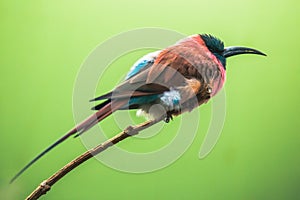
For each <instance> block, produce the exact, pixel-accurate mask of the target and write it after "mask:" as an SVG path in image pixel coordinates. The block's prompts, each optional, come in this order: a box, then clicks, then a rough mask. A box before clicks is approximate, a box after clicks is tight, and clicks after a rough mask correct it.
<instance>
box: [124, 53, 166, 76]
mask: <svg viewBox="0 0 300 200" xmlns="http://www.w3.org/2000/svg"><path fill="white" fill-rule="evenodd" d="M159 53H160V51H155V52H152V53H149V54H147V55H145V56H143V57H142V58H141V59H139V60H138V61H136V63H134V64H133V66H132V68H131V69H130V71H129V72H128V74H127V76H126V78H125V80H128V79H130V78H131V77H133V76H135V75H136V74H138V73H139V72H141V71H142V70H144V69H145V68H147V67H150V66H152V64H153V63H154V60H155V59H156V57H157V55H158V54H159Z"/></svg>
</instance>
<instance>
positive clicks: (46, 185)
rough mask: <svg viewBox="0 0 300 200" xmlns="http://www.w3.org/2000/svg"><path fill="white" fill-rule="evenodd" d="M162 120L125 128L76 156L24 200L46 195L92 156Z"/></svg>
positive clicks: (32, 199)
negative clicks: (58, 182)
mask: <svg viewBox="0 0 300 200" xmlns="http://www.w3.org/2000/svg"><path fill="white" fill-rule="evenodd" d="M163 119H164V117H161V118H160V119H156V120H151V121H147V122H144V123H142V124H139V125H136V126H129V127H127V128H126V129H125V130H123V131H122V132H121V133H119V134H118V135H116V136H114V137H112V138H110V139H108V140H107V141H105V142H103V143H102V144H100V145H98V146H96V147H94V148H93V149H91V150H88V151H86V152H85V153H83V154H81V155H80V156H78V157H77V158H76V159H74V160H72V161H71V162H69V163H68V164H66V165H65V166H64V167H63V168H61V169H60V170H58V171H57V172H55V174H53V175H52V176H50V177H49V178H48V179H47V180H44V181H43V182H42V183H41V184H40V185H39V186H38V187H37V188H36V189H35V190H34V191H33V192H32V193H31V194H30V195H29V196H28V197H27V198H26V199H27V200H34V199H38V198H39V197H40V196H42V195H44V194H46V193H47V192H48V191H49V190H50V189H51V187H52V186H53V185H54V184H55V183H56V182H57V181H59V180H60V179H61V178H63V177H64V176H65V175H66V174H68V173H69V172H70V171H72V170H73V169H75V168H76V167H78V166H79V165H81V164H82V163H84V162H85V161H87V160H88V159H90V158H92V157H93V156H94V155H97V154H99V153H101V152H102V151H104V150H105V149H107V148H108V147H110V146H113V145H114V144H117V143H118V142H120V141H122V140H124V139H126V138H127V137H130V136H132V135H136V134H138V133H139V132H140V131H142V130H144V129H146V128H148V127H150V126H152V125H154V124H156V123H158V122H160V121H161V120H163Z"/></svg>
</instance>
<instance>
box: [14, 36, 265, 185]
mask: <svg viewBox="0 0 300 200" xmlns="http://www.w3.org/2000/svg"><path fill="white" fill-rule="evenodd" d="M239 54H258V55H264V56H265V54H264V53H262V52H260V51H258V50H255V49H251V48H247V47H227V48H224V43H223V42H222V41H221V40H219V39H218V38H216V37H214V36H212V35H207V34H199V35H192V36H189V37H187V38H184V39H182V40H180V41H178V42H177V43H176V44H174V45H172V46H170V47H167V48H166V49H163V50H160V51H155V52H153V53H149V54H147V55H145V56H144V57H142V58H141V59H140V60H138V61H137V62H136V63H135V64H134V65H133V67H132V68H131V70H130V71H129V73H128V74H127V76H126V79H125V80H124V81H123V82H122V83H121V84H120V85H118V86H117V87H116V88H115V89H113V90H112V91H111V92H109V93H107V94H104V95H102V96H99V97H97V98H94V99H92V100H91V101H102V102H101V103H99V104H98V105H96V106H95V107H93V109H94V110H97V111H96V112H95V113H94V114H93V115H91V116H90V117H88V118H87V119H86V120H85V121H83V122H81V123H80V124H78V125H77V126H75V127H74V128H73V129H71V130H70V131H69V132H67V133H66V134H65V135H64V136H63V137H61V138H60V139H58V140H57V141H56V142H55V143H54V144H52V145H51V146H49V147H48V148H47V149H46V150H44V151H43V152H42V153H40V154H39V155H38V156H36V157H35V158H34V159H33V160H32V161H31V162H29V163H28V164H27V165H26V166H25V167H24V168H23V169H21V170H20V172H19V173H17V174H16V175H15V176H14V177H13V179H12V180H11V182H13V181H14V180H15V179H16V178H17V177H18V176H20V175H21V174H22V173H23V172H24V171H25V170H26V169H27V168H28V167H30V166H31V165H32V164H33V163H34V162H36V161H37V160H38V159H39V158H41V157H42V156H43V155H44V154H46V153H47V152H48V151H50V150H51V149H53V148H54V147H55V146H57V145H58V144H60V143H61V142H63V141H64V140H66V139H67V138H69V137H70V136H72V135H74V136H78V135H80V134H82V133H84V132H86V131H87V130H88V129H90V128H91V127H93V126H94V125H95V124H97V123H98V122H100V121H101V120H103V119H104V118H106V117H108V116H109V115H110V114H112V113H113V112H115V111H117V110H124V109H139V110H141V111H142V113H144V114H146V115H148V116H150V117H152V118H156V117H161V116H162V115H163V117H164V118H165V122H169V120H170V119H172V117H173V116H176V115H179V114H181V113H183V112H186V111H191V110H193V109H194V108H196V107H197V106H199V105H201V104H203V103H206V102H207V101H208V100H209V99H210V98H211V97H213V96H214V95H215V94H217V92H218V91H220V89H221V88H222V87H223V85H224V82H225V79H226V59H227V58H228V57H231V56H235V55H239ZM154 105H159V106H158V107H159V109H157V108H156V109H151V108H154V107H157V106H154Z"/></svg>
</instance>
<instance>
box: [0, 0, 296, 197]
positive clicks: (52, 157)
mask: <svg viewBox="0 0 300 200" xmlns="http://www.w3.org/2000/svg"><path fill="white" fill-rule="evenodd" d="M299 10H300V6H299V2H298V1H295V0H277V1H271V0H266V1H260V0H251V1H250V0H247V1H237V0H228V1H199V0H186V1H174V0H172V1H171V0H166V1H160V0H152V1H138V0H126V1H95V0H94V1H91V0H87V1H84V2H83V1H63V0H60V1H57V0H53V1H24V2H23V1H19V2H16V1H1V2H0V25H1V32H0V36H1V37H0V41H1V42H0V44H1V57H0V62H1V63H0V65H1V73H0V78H1V85H0V87H1V88H0V89H1V102H0V111H1V125H0V132H1V134H0V138H1V145H0V155H1V167H0V169H1V171H0V198H1V199H22V198H24V197H26V196H27V195H28V194H29V193H30V192H31V191H32V190H33V189H34V188H35V187H36V186H37V185H38V184H39V183H40V182H41V181H42V180H44V179H45V178H47V177H48V176H49V175H51V174H52V173H53V172H55V171H56V170H57V169H59V168H60V167H61V166H63V165H64V164H65V163H67V162H68V161H69V160H71V159H72V158H74V157H75V156H76V155H78V154H80V153H82V152H83V151H85V148H84V147H83V145H82V144H81V142H80V140H72V139H71V140H69V141H68V142H66V143H64V144H63V145H62V146H60V147H58V148H57V149H55V150H53V152H51V153H50V154H49V155H47V156H46V157H45V158H44V159H42V160H40V161H39V162H38V163H36V165H34V166H33V167H32V168H30V169H29V170H28V171H27V172H26V173H25V174H23V176H22V177H20V179H18V180H17V181H16V182H15V183H14V184H12V185H8V181H9V180H10V178H11V177H12V176H13V175H14V174H15V173H16V172H17V171H18V170H19V169H20V168H21V167H22V166H23V165H24V164H25V163H27V162H28V161H29V160H30V159H31V158H33V156H35V155H36V154H37V153H38V152H40V151H41V150H42V149H44V148H45V147H46V146H48V145H49V144H50V143H52V142H53V141H54V140H55V139H57V138H58V137H59V136H60V135H61V134H62V133H64V132H65V131H66V130H68V129H69V128H70V127H72V126H73V124H74V121H73V115H72V92H73V83H74V82H75V79H76V75H77V72H78V70H79V69H80V66H81V64H82V62H83V61H84V59H85V58H86V57H87V55H88V54H89V52H91V51H92V50H93V49H94V48H95V47H96V46H97V45H98V44H99V43H101V42H103V41H105V40H106V39H108V38H110V37H111V36H112V35H115V34H118V33H120V32H124V31H127V30H131V29H135V28H140V27H161V28H167V29H173V30H177V31H179V32H181V33H184V34H187V35H190V34H195V33H204V32H205V33H211V34H214V35H216V36H218V37H220V38H221V39H223V40H224V41H225V44H226V45H243V46H250V47H255V48H257V49H260V50H263V51H264V52H265V53H267V54H268V57H267V58H262V57H256V56H240V57H236V58H232V59H230V60H229V62H228V70H227V72H228V73H227V75H228V76H227V83H226V86H225V88H226V95H227V117H226V121H225V126H224V129H223V132H222V135H221V138H220V140H219V141H218V143H217V145H216V147H215V148H214V150H213V151H212V152H211V154H210V155H209V156H208V157H206V158H205V159H203V160H199V159H198V153H199V147H200V145H201V144H202V141H203V138H204V134H205V132H206V129H207V126H208V125H207V123H208V121H209V119H210V112H209V110H210V109H209V105H205V106H203V107H201V108H200V109H201V119H202V120H203V121H202V122H199V123H200V125H202V124H203V128H202V129H201V131H200V132H199V133H198V135H197V136H196V138H195V140H194V142H193V144H192V146H191V147H190V148H189V149H188V150H187V151H186V152H185V154H184V155H183V156H182V157H181V158H180V159H179V160H177V161H176V162H175V163H173V164H172V165H171V166H168V167H167V168H164V169H162V170H159V171H156V172H152V173H147V174H128V173H122V172H118V171H115V170H113V169H110V168H108V167H106V166H104V165H102V164H100V163H99V162H98V161H97V160H96V159H92V160H90V161H88V162H87V163H85V164H84V165H82V166H80V167H79V168H78V169H76V170H75V171H73V172H71V173H70V174H69V175H67V176H66V177H65V178H64V179H63V180H61V181H60V182H58V183H57V184H56V185H55V186H54V187H53V188H52V190H51V191H50V192H49V193H48V194H47V195H46V196H45V197H44V199H100V198H101V199H154V198H155V199H167V198H168V199H169V198H172V199H299V198H300V190H299V184H300V171H299V164H300V156H299V146H300V135H299V130H298V125H299V112H300V107H299V101H300V95H299V91H300V84H299V74H300V67H299V62H298V59H297V58H298V56H299V55H298V54H299V46H300V40H299V35H300V31H299V27H300V14H299ZM174 42H175V41H174ZM142 53H143V52H142ZM142 53H136V54H131V55H129V56H128V58H125V60H124V63H126V65H127V64H128V66H122V67H123V69H122V70H123V71H122V70H121V71H114V72H111V74H113V73H114V76H112V77H113V78H111V79H107V81H108V83H107V85H106V86H105V87H106V88H105V89H101V88H100V89H99V92H104V91H107V90H108V89H110V88H112V86H113V85H114V84H115V83H116V82H117V81H118V80H119V78H120V77H121V76H122V73H124V72H125V71H126V70H127V69H129V68H130V63H133V62H134V61H135V60H136V59H137V58H138V57H139V56H140V55H141V54H142ZM116 63H120V62H116ZM126 67H127V68H126ZM108 75H109V72H108ZM109 81H111V82H109ZM177 122H178V121H176V120H175V122H173V123H174V127H177V125H176V124H177ZM106 124H107V125H109V124H108V123H107V122H106ZM104 126H105V123H104ZM169 127H171V126H169ZM106 129H107V131H108V132H110V130H111V132H117V130H116V129H115V128H110V127H108V126H107V128H106ZM170 130H172V129H171V128H170ZM187 131H189V130H187ZM167 132H168V131H167V130H166V133H167ZM149 141H151V140H149ZM154 141H155V145H158V146H159V145H160V144H159V142H160V140H154ZM162 141H164V139H162ZM143 142H144V143H145V144H146V143H147V140H136V139H132V138H130V139H128V140H127V141H125V142H124V143H122V144H121V146H122V147H126V146H127V145H128V146H131V147H132V146H135V143H139V144H138V148H141V150H143V149H142V148H143ZM164 142H165V141H164ZM148 143H151V142H148ZM145 148H147V147H145Z"/></svg>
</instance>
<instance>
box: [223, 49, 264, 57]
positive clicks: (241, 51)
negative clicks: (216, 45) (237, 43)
mask: <svg viewBox="0 0 300 200" xmlns="http://www.w3.org/2000/svg"><path fill="white" fill-rule="evenodd" d="M239 54H258V55H262V56H267V55H266V54H264V53H262V52H260V51H258V50H256V49H251V48H248V47H227V48H225V49H224V51H223V56H224V57H225V58H228V57H230V56H235V55H239Z"/></svg>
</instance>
